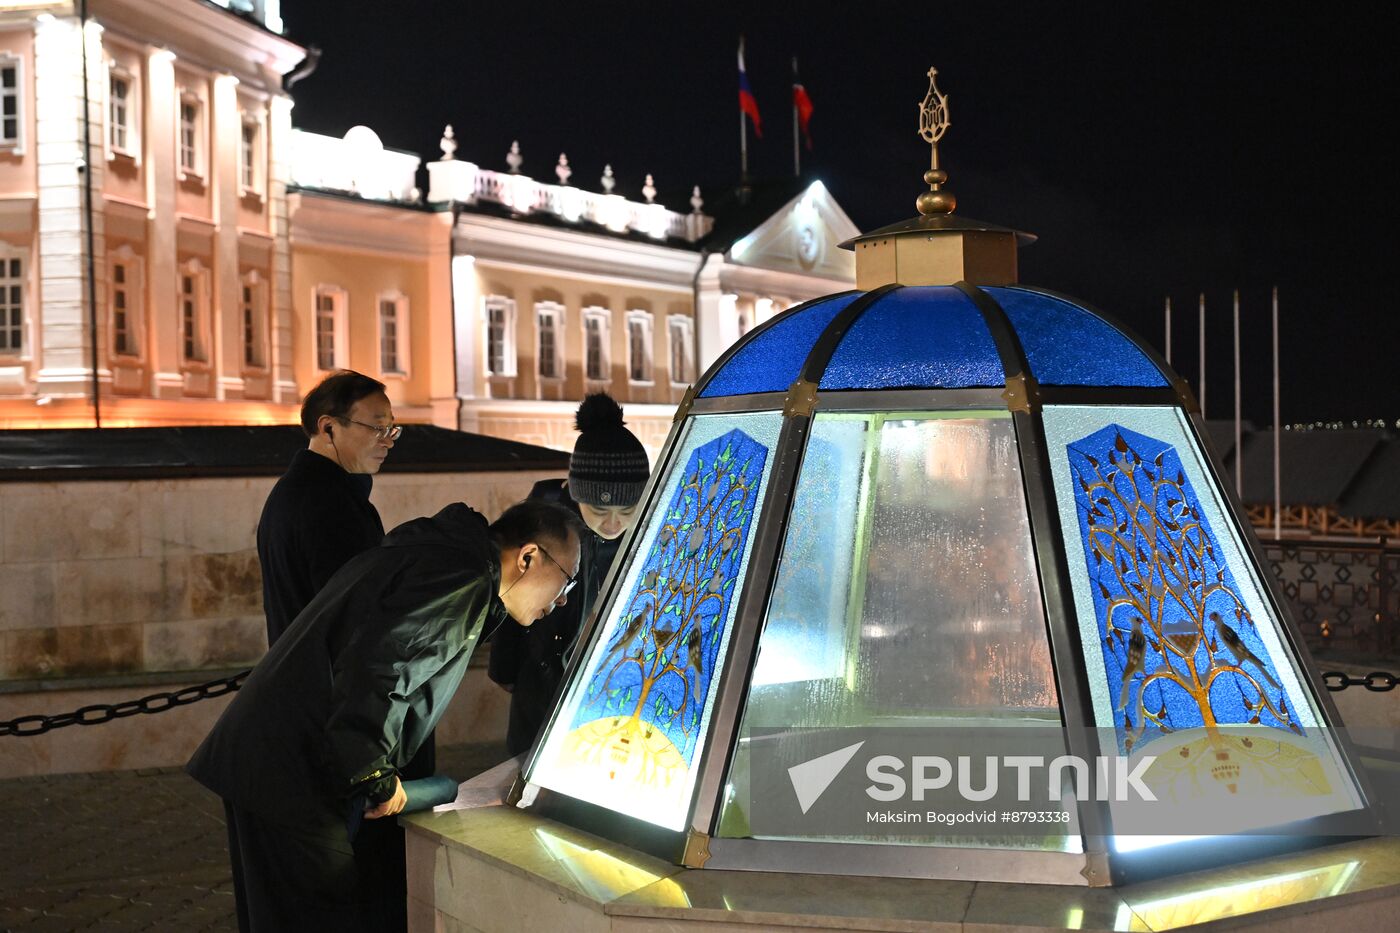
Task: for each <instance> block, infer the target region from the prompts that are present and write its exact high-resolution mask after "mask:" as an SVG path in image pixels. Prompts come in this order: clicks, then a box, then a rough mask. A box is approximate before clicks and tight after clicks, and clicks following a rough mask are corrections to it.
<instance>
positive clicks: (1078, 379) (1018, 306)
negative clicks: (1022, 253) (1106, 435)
mask: <svg viewBox="0 0 1400 933" xmlns="http://www.w3.org/2000/svg"><path fill="white" fill-rule="evenodd" d="M983 291H985V292H986V293H987V294H989V295H991V296H992V297H993V298H995V299H996V301H997V304H999V305H1001V307H1002V309H1003V310H1005V311H1006V316H1007V317H1009V318H1010V319H1011V325H1012V327H1014V328H1015V329H1016V335H1017V336H1018V337H1020V338H1021V345H1022V346H1023V347H1024V348H1025V350H1026V360H1027V362H1029V363H1030V367H1031V374H1032V375H1034V376H1035V378H1036V381H1038V382H1039V383H1040V384H1041V385H1052V386H1053V385H1060V386H1149V387H1150V386H1165V385H1167V380H1166V378H1165V377H1163V375H1162V373H1161V371H1160V370H1159V369H1158V368H1157V367H1156V366H1155V365H1153V363H1152V361H1151V360H1149V359H1148V358H1147V357H1146V356H1145V355H1143V352H1142V351H1141V350H1139V349H1138V348H1137V346H1135V345H1134V344H1133V342H1132V341H1131V340H1129V339H1128V338H1127V337H1125V336H1124V335H1123V334H1122V333H1120V332H1119V331H1118V330H1117V329H1116V328H1115V327H1113V325H1111V324H1109V323H1107V322H1106V321H1104V320H1103V319H1102V318H1100V317H1098V316H1097V315H1095V314H1093V313H1092V312H1090V311H1089V310H1087V309H1085V308H1081V307H1079V306H1078V305H1074V304H1070V303H1069V302H1068V301H1063V300H1061V299H1059V298H1054V297H1052V296H1050V295H1042V294H1040V293H1039V292H1031V291H1026V290H1024V289H1020V288H984V289H983Z"/></svg>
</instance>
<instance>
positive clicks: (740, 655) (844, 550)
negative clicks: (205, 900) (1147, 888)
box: [513, 136, 1373, 885]
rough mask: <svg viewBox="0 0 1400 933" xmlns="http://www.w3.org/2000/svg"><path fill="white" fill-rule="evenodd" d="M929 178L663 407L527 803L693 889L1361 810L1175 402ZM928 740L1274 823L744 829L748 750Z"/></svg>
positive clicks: (1092, 810)
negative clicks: (991, 737)
mask: <svg viewBox="0 0 1400 933" xmlns="http://www.w3.org/2000/svg"><path fill="white" fill-rule="evenodd" d="M926 138H927V136H926ZM935 153H936V150H935ZM925 178H926V180H928V181H929V182H930V183H931V194H932V195H933V196H930V194H929V193H926V194H925V195H924V196H923V197H921V199H920V210H921V216H919V217H918V218H916V219H915V220H912V221H909V222H906V223H902V224H898V225H896V226H893V227H888V228H885V229H882V230H877V231H875V232H873V233H870V234H865V235H862V236H860V237H857V238H855V239H854V240H853V241H851V242H850V243H848V244H844V245H846V246H847V247H849V248H853V249H854V250H855V251H856V258H857V288H856V289H855V290H853V291H849V292H845V293H842V294H836V295H831V296H828V297H825V298H821V299H818V300H815V301H812V302H808V303H807V304H805V305H801V306H798V307H795V308H793V309H791V310H789V311H787V312H785V313H784V314H781V315H779V316H777V317H775V318H773V319H772V320H770V321H768V322H767V323H766V324H764V325H763V326H761V327H758V328H756V329H755V330H753V331H752V332H750V333H749V334H747V335H746V336H745V337H744V338H743V339H741V340H740V341H739V342H738V343H737V344H736V345H735V346H733V347H732V348H731V349H730V350H729V351H728V352H727V353H726V354H725V355H724V356H723V357H722V358H721V359H720V360H719V361H718V362H717V363H716V364H715V365H714V366H713V367H712V368H711V369H710V371H709V372H707V373H706V374H705V375H704V377H703V378H702V379H700V380H699V381H698V382H697V384H696V385H695V386H694V387H693V389H692V391H691V392H690V393H689V394H688V395H687V397H686V400H685V401H684V402H683V403H682V404H681V406H680V408H679V410H678V412H677V414H676V420H675V425H674V427H673V429H672V431H671V434H670V437H669V439H668V441H667V443H666V446H665V448H664V451H663V454H662V456H661V458H660V460H659V461H658V465H657V468H656V471H655V473H654V474H653V477H652V481H651V483H650V485H649V487H648V489H647V491H646V493H645V495H644V498H643V500H642V504H641V507H642V515H641V518H640V519H639V521H638V523H637V525H636V527H635V528H634V529H633V530H632V531H631V532H630V533H629V538H628V540H627V541H626V542H625V544H624V547H623V550H622V554H621V556H620V558H619V560H618V561H617V563H616V564H615V566H614V567H613V570H612V574H611V576H610V578H609V581H608V583H607V584H606V585H605V588H604V593H603V596H602V598H601V599H600V602H599V604H598V607H597V609H596V611H595V613H594V616H593V618H592V619H591V621H590V623H589V625H588V626H587V627H586V629H585V631H584V632H583V633H582V634H581V636H580V640H579V644H578V647H577V649H576V651H575V656H574V658H573V662H572V665H571V667H570V670H569V674H568V677H567V680H566V684H565V689H564V691H563V694H562V697H561V700H560V703H559V705H558V708H557V709H556V710H555V713H554V715H553V717H552V719H551V721H550V723H549V725H548V727H547V728H546V730H545V732H544V734H543V735H542V737H541V740H540V742H539V743H538V745H537V747H536V748H535V750H534V751H533V753H532V755H531V757H530V759H529V761H528V764H527V766H526V768H525V770H524V772H523V774H522V778H521V780H520V781H518V782H517V785H516V788H515V790H514V792H513V793H514V795H515V797H516V798H517V799H518V800H519V802H520V805H521V806H524V807H528V808H530V809H532V810H535V811H536V812H539V813H540V814H542V815H546V816H551V817H554V818H557V819H560V820H563V821H565V822H570V823H573V824H575V825H578V826H581V827H583V828H586V829H590V830H592V831H594V832H597V833H599V834H601V835H605V836H610V837H612V838H615V839H618V840H620V841H623V842H626V843H629V844H631V845H634V846H637V847H638V848H642V849H645V850H648V851H651V852H653V853H655V854H659V855H662V856H664V857H668V858H671V859H673V860H675V861H677V862H679V863H682V864H686V865H689V866H692V867H702V866H703V867H712V868H740V869H745V868H747V869H755V870H768V871H816V872H837V873H842V874H879V875H895V876H912V877H959V878H982V879H991V880H1016V881H1044V882H1053V883H1060V884H1086V883H1087V884H1091V885H1105V884H1114V883H1120V882H1122V881H1123V880H1125V879H1128V878H1131V877H1136V876H1137V873H1139V872H1140V871H1142V870H1143V869H1144V866H1149V865H1150V866H1151V872H1150V873H1156V872H1160V871H1161V870H1164V867H1165V868H1166V870H1170V867H1169V866H1171V865H1178V866H1189V867H1199V866H1200V865H1202V864H1205V863H1207V862H1210V861H1216V862H1220V861H1230V860H1238V859H1240V858H1243V857H1247V856H1248V855H1250V854H1252V853H1256V852H1259V851H1262V850H1264V849H1268V848H1270V847H1272V848H1277V847H1280V846H1283V845H1286V844H1291V845H1296V844H1297V843H1298V840H1299V839H1300V838H1306V839H1317V838H1322V837H1325V836H1327V835H1328V834H1329V833H1334V832H1337V831H1338V830H1337V826H1338V825H1340V824H1339V821H1341V820H1343V819H1346V818H1348V817H1352V818H1354V817H1355V816H1356V815H1357V814H1367V813H1368V812H1369V811H1370V809H1371V808H1372V806H1373V801H1372V800H1371V797H1370V794H1369V793H1368V791H1367V787H1366V780H1365V776H1364V775H1363V774H1361V773H1360V772H1359V770H1358V769H1357V767H1356V766H1355V761H1356V759H1355V756H1354V754H1353V752H1352V751H1351V750H1350V749H1349V748H1348V746H1347V745H1346V743H1345V742H1344V741H1343V740H1342V739H1341V738H1339V737H1338V736H1337V735H1336V734H1335V733H1334V732H1333V730H1332V728H1331V727H1332V726H1334V725H1336V724H1337V719H1336V713H1335V710H1334V708H1333V707H1332V705H1331V703H1330V701H1329V699H1328V698H1327V696H1326V694H1325V692H1322V691H1319V690H1318V689H1317V687H1316V686H1315V684H1316V680H1315V678H1314V676H1313V675H1312V674H1311V673H1310V661H1309V660H1308V658H1307V653H1306V649H1305V648H1304V646H1303V644H1302V640H1301V638H1300V636H1299V634H1298V631H1297V629H1296V627H1295V626H1294V625H1293V623H1292V621H1291V620H1290V618H1289V615H1288V610H1287V607H1286V603H1285V602H1284V600H1283V599H1282V598H1281V596H1280V594H1279V592H1278V591H1277V589H1276V585H1275V581H1274V579H1273V578H1272V575H1271V574H1270V572H1269V571H1268V568H1267V565H1265V564H1263V563H1262V562H1261V559H1260V553H1261V552H1260V548H1259V545H1258V542H1257V540H1256V539H1255V538H1254V535H1253V533H1252V531H1251V529H1250V527H1249V524H1248V523H1247V521H1245V520H1244V518H1243V511H1242V509H1241V507H1240V504H1239V502H1238V501H1236V500H1235V499H1234V497H1233V496H1232V494H1231V490H1230V484H1229V482H1227V481H1226V477H1225V474H1224V473H1223V471H1222V469H1221V467H1220V464H1219V461H1218V460H1217V459H1216V458H1215V457H1214V456H1213V455H1212V453H1211V452H1210V449H1209V445H1208V443H1207V441H1206V434H1205V431H1204V426H1203V422H1202V420H1201V417H1200V413H1199V409H1198V406H1197V405H1196V403H1195V401H1194V399H1193V397H1192V394H1191V392H1190V389H1189V388H1188V386H1187V385H1186V384H1185V383H1184V382H1183V381H1182V379H1181V378H1180V377H1179V376H1178V375H1176V374H1175V373H1174V372H1173V371H1172V370H1171V369H1170V368H1169V367H1168V366H1167V364H1166V363H1165V361H1164V360H1162V359H1161V358H1160V357H1159V356H1158V354H1157V353H1156V352H1155V351H1154V350H1153V349H1152V348H1151V347H1150V346H1148V345H1147V344H1145V343H1144V342H1143V341H1142V340H1140V339H1138V338H1137V337H1135V336H1133V335H1132V334H1131V333H1130V332H1129V331H1128V330H1127V329H1126V328H1124V327H1123V326H1121V325H1120V324H1118V323H1117V322H1116V321H1115V320H1114V319H1113V318H1111V317H1110V316H1108V315H1107V314H1105V313H1103V312H1101V311H1098V310H1095V309H1093V308H1091V307H1088V306H1087V305H1085V304H1083V303H1082V302H1079V301H1077V300H1075V299H1072V298H1068V297H1065V296H1063V295H1059V294H1056V293H1054V292H1051V291H1048V290H1045V289H1040V288H1033V287H1028V286H1024V285H1021V284H1018V282H1017V274H1016V254H1017V249H1018V247H1019V246H1022V245H1025V244H1027V243H1029V242H1030V241H1031V240H1033V237H1030V236H1028V235H1026V234H1022V233H1018V232H1016V231H1013V230H1008V229H1005V228H1001V227H997V226H995V225H992V224H986V223H982V222H979V221H975V220H971V219H968V218H964V217H956V216H954V214H953V206H954V202H953V199H952V197H951V195H949V194H948V193H947V192H946V191H945V190H943V188H942V183H943V182H944V181H945V180H946V175H945V174H943V173H942V172H940V171H938V170H937V163H936V154H935V169H934V170H933V171H931V172H930V173H929V174H928V175H926V176H925ZM948 722H956V723H959V724H964V725H972V726H977V727H980V726H993V725H1005V724H1009V723H1015V724H1044V725H1047V726H1052V727H1059V726H1061V725H1063V726H1064V727H1066V729H1067V730H1068V731H1067V732H1066V733H1065V734H1066V735H1068V736H1070V738H1069V739H1067V741H1068V743H1069V746H1070V751H1072V752H1074V753H1076V754H1082V755H1084V756H1085V757H1086V758H1092V757H1094V756H1095V755H1100V754H1110V755H1112V754H1119V755H1131V754H1133V753H1134V752H1136V754H1138V755H1141V754H1143V753H1144V752H1147V751H1151V752H1153V753H1154V754H1156V755H1158V756H1159V758H1161V759H1162V760H1166V759H1167V757H1168V755H1169V753H1170V755H1176V756H1178V757H1180V758H1181V759H1182V760H1183V761H1185V762H1187V763H1188V764H1189V765H1191V766H1192V767H1194V768H1196V769H1197V775H1198V777H1199V776H1204V777H1201V779H1202V780H1206V781H1207V783H1209V782H1214V783H1213V784H1211V788H1214V789H1215V790H1217V791H1219V792H1220V793H1227V794H1235V795H1237V796H1238V797H1239V798H1240V799H1241V800H1244V799H1245V798H1250V799H1253V800H1254V802H1255V803H1259V804H1262V806H1263V807H1264V812H1265V813H1267V814H1268V816H1267V817H1265V818H1263V820H1264V822H1265V823H1268V824H1270V826H1269V828H1270V829H1272V830H1273V831H1274V834H1271V835H1268V836H1264V837H1250V838H1247V837H1245V836H1243V835H1241V834H1242V833H1245V832H1247V831H1249V830H1255V829H1259V828H1260V827H1261V823H1260V820H1261V817H1259V815H1258V810H1257V808H1256V810H1254V811H1251V812H1253V813H1254V814H1255V815H1254V816H1251V817H1247V818H1242V819H1245V824H1244V825H1236V826H1233V827H1225V829H1227V830H1229V831H1230V832H1228V833H1227V834H1226V836H1227V837H1228V838H1223V839H1222V838H1221V837H1220V836H1218V835H1216V836H1213V837H1212V838H1209V839H1203V838H1166V837H1156V838H1144V837H1136V836H1135V837H1126V836H1122V835H1121V834H1119V835H1115V832H1114V823H1115V812H1114V810H1113V808H1112V807H1111V806H1110V805H1109V804H1107V803H1104V802H1100V801H1092V800H1091V801H1084V802H1080V803H1078V804H1077V805H1075V804H1073V803H1071V804H1070V805H1071V806H1077V812H1076V813H1075V814H1074V816H1075V822H1074V827H1075V828H1074V830H1073V831H1072V832H1070V831H1066V832H1063V833H1061V834H1060V835H1058V836H1047V837H1042V838H1037V839H1034V840H1031V841H1029V842H1027V841H1025V840H1021V841H1020V842H1017V841H1016V840H1014V839H1013V840H1007V839H1000V840H988V841H986V843H985V844H983V845H977V844H969V843H968V842H967V840H962V841H961V842H950V841H949V840H947V839H940V838H938V837H934V836H930V837H928V838H927V839H922V840H911V839H910V838H909V837H907V836H899V837H894V836H890V837H888V838H884V837H881V836H879V835H870V834H869V833H865V834H861V835H860V836H859V837H855V836H840V835H836V834H833V835H832V836H830V837H826V838H819V839H812V838H805V839H795V838H784V837H781V836H772V835H765V834H764V833H763V832H762V831H760V830H759V829H758V828H757V827H756V825H755V822H756V821H754V820H752V819H751V817H752V816H753V814H754V811H755V810H757V809H761V808H762V807H764V806H765V801H764V800H761V799H755V797H754V796H753V791H752V789H751V788H750V786H749V784H750V781H749V767H750V758H751V755H752V754H754V751H753V746H754V742H755V737H756V736H758V735H759V734H760V733H763V732H764V730H769V731H771V730H772V729H773V728H774V727H779V728H782V729H787V730H791V731H793V732H801V731H803V730H818V731H820V730H827V729H837V728H850V727H859V726H872V725H910V724H930V723H935V724H936V723H948ZM1073 730H1078V731H1073ZM1251 736H1252V737H1254V738H1251ZM1261 736H1262V737H1263V738H1264V739H1265V740H1266V741H1265V742H1263V743H1260V742H1259V737H1261ZM1095 744H1097V745H1098V747H1093V746H1094V745H1095ZM1115 745H1116V747H1112V746H1115ZM1262 745H1267V746H1268V747H1269V748H1270V749H1271V750H1272V751H1271V754H1272V755H1273V758H1270V759H1269V760H1263V757H1261V755H1260V753H1259V747H1261V746H1262ZM1281 757H1282V758H1286V759H1287V760H1288V761H1289V762H1290V764H1289V766H1288V768H1283V769H1281V768H1280V766H1279V765H1278V760H1279V759H1280V758H1281ZM1172 760H1173V761H1175V759H1172ZM1300 762H1301V763H1302V764H1300ZM1183 767H1185V765H1183ZM1283 771H1287V772H1288V773H1286V774H1283V773H1282V772H1283ZM1192 780H1195V778H1193V779H1192ZM1220 788H1224V790H1220ZM1227 799H1228V798H1227ZM1242 812H1243V811H1242ZM1251 821H1252V822H1251ZM1348 825H1355V824H1348ZM1285 839H1287V840H1289V841H1288V842H1285V841H1284V840H1285Z"/></svg>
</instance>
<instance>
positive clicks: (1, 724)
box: [0, 670, 252, 736]
mask: <svg viewBox="0 0 1400 933" xmlns="http://www.w3.org/2000/svg"><path fill="white" fill-rule="evenodd" d="M251 673H252V671H251V670H246V671H239V672H238V673H237V674H234V675H233V676H232V677H224V678H222V679H221V680H211V681H209V682H208V683H205V684H196V685H195V686H193V687H182V688H180V689H179V690H174V691H171V692H169V693H153V694H151V695H150V696H145V697H142V698H141V699H139V700H123V701H122V702H120V703H94V704H92V705H91V706H84V707H83V708H81V709H76V710H74V711H73V712H71V713H59V714H57V715H54V716H20V717H19V718H18V719H10V720H4V721H0V736H5V735H17V736H30V735H43V734H44V733H45V732H49V731H51V730H53V729H61V728H63V727H64V726H72V725H75V724H76V725H79V726H95V725H97V724H98V723H103V722H111V721H112V720H113V719H124V718H126V717H127V716H135V715H137V714H138V713H163V712H165V711H166V710H168V709H174V708H175V707H177V706H188V705H190V704H191V703H198V702H199V701H200V700H208V699H211V698H213V697H221V696H223V695H224V694H226V693H232V692H233V691H235V690H237V689H238V688H239V687H241V686H243V681H245V680H247V679H248V675H249V674H251Z"/></svg>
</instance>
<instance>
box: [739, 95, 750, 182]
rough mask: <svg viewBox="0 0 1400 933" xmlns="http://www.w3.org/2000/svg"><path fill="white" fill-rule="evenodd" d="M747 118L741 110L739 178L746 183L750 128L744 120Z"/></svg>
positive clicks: (747, 180)
mask: <svg viewBox="0 0 1400 933" xmlns="http://www.w3.org/2000/svg"><path fill="white" fill-rule="evenodd" d="M745 119H747V118H746V117H745V115H744V111H742V110H740V111H739V179H740V181H742V182H743V183H744V184H748V182H749V128H748V126H747V124H745V123H744V120H745Z"/></svg>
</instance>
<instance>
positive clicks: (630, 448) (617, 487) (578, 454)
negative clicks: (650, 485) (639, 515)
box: [569, 392, 651, 507]
mask: <svg viewBox="0 0 1400 933" xmlns="http://www.w3.org/2000/svg"><path fill="white" fill-rule="evenodd" d="M574 427H576V428H577V429H578V432H579V436H578V441H577V442H575V444H574V453H573V456H572V457H570V458H569V494H570V495H571V496H572V497H573V499H574V501H575V502H582V503H584V504H585V505H592V506H599V507H603V506H617V505H620V506H629V505H636V504H637V500H639V499H641V498H642V487H643V486H645V485H646V481H647V476H648V475H650V473H651V467H650V465H649V464H648V462H647V452H646V448H644V447H643V446H642V442H641V441H639V440H637V436H636V435H635V434H633V433H632V432H631V431H629V430H627V428H626V427H625V426H624V425H623V422H622V407H621V406H619V405H618V404H617V402H615V401H613V399H612V396H610V395H607V394H605V393H601V392H600V393H598V394H597V395H590V396H588V397H587V398H585V399H584V400H583V404H581V405H579V407H578V412H577V413H576V414H575V415H574Z"/></svg>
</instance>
